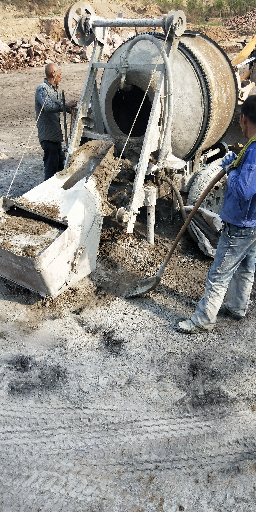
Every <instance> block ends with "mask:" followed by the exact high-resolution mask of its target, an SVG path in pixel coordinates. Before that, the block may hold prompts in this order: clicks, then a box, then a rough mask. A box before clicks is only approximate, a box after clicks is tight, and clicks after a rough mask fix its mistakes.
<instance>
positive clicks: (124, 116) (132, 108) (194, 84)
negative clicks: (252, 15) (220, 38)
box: [100, 31, 237, 159]
mask: <svg viewBox="0 0 256 512" xmlns="http://www.w3.org/2000/svg"><path fill="white" fill-rule="evenodd" d="M154 36H155V37H156V38H157V40H158V41H159V40H160V41H163V42H164V35H163V34H156V33H155V34H154ZM138 38H141V35H140V36H138ZM130 41H131V40H128V41H126V42H125V43H124V44H123V45H121V46H120V47H119V48H118V49H117V50H116V51H115V52H114V53H113V55H112V56H111V57H110V59H109V61H108V68H106V69H105V70H104V73H103V76H102V81H101V87H100V102H101V109H102V113H103V119H104V123H105V126H106V130H107V132H108V133H109V134H110V135H111V136H112V137H114V138H116V139H119V138H120V137H121V138H122V137H124V136H126V135H128V133H129V131H130V129H131V126H132V123H133V121H134V118H135V116H136V114H137V112H138V109H139V107H140V104H141V101H142V98H143V96H144V93H145V91H146V89H147V87H148V84H149V81H150V78H151V75H152V67H153V66H154V65H155V64H156V63H157V62H158V64H162V63H163V59H162V57H160V59H159V49H158V48H157V46H156V45H155V44H154V43H152V42H150V41H148V40H138V42H137V43H136V44H135V45H134V46H133V47H132V49H131V51H130V52H129V53H128V68H127V71H126V78H125V84H124V87H123V88H121V79H122V72H123V70H122V62H123V59H124V57H125V56H126V52H127V48H128V45H129V44H130ZM166 48H167V54H168V52H169V50H170V42H167V47H166ZM149 66H151V70H149V69H147V67H149ZM159 74H160V71H157V72H156V73H155V74H154V76H153V80H152V81H151V84H150V87H149V90H148V92H147V96H146V99H145V101H144V104H143V107H142V109H141V111H140V114H139V116H138V119H137V121H136V123H135V126H134V128H133V131H132V134H131V136H132V137H134V138H138V140H143V137H144V134H145V131H146V128H147V123H148V119H149V115H150V110H151V105H152V101H153V98H154V94H155V91H156V87H157V83H158V80H159ZM172 75H173V118H172V130H171V131H172V137H171V139H172V148H170V149H172V151H173V153H174V155H175V156H177V157H179V158H182V159H189V158H191V157H193V155H194V154H195V152H196V150H197V149H198V148H199V147H200V146H201V147H202V149H203V150H205V149H208V148H210V147H213V146H214V144H216V143H217V142H218V141H219V140H221V139H222V138H223V135H224V134H225V132H226V131H227V129H228V127H229V125H230V122H231V121H232V117H233V114H234V110H235V107H236V103H237V82H236V77H235V74H234V71H233V67H232V65H231V62H230V61H229V59H228V57H227V55H226V54H225V53H224V51H223V50H222V49H221V48H220V47H219V46H218V45H217V43H215V42H214V41H212V40H211V39H209V38H208V37H207V36H204V35H202V34H197V33H195V32H190V31H187V32H185V33H184V34H183V35H182V37H181V38H180V42H179V46H178V51H177V53H176V56H175V60H174V64H173V65H172ZM162 104H164V98H162ZM163 112H164V111H163ZM163 115H164V116H165V112H164V114H163Z"/></svg>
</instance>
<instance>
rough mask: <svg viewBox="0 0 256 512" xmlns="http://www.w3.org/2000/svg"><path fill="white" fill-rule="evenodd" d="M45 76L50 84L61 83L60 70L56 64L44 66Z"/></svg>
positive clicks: (51, 63)
mask: <svg viewBox="0 0 256 512" xmlns="http://www.w3.org/2000/svg"><path fill="white" fill-rule="evenodd" d="M45 76H46V78H47V80H48V82H50V83H51V84H53V85H59V83H60V81H61V69H60V68H59V66H58V64H55V63H54V62H50V63H49V64H47V65H46V66H45Z"/></svg>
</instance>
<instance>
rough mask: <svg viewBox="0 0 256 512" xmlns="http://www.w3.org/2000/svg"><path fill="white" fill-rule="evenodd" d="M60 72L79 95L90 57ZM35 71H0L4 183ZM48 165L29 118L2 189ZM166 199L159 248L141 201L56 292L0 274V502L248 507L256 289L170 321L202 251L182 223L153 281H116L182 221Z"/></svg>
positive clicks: (181, 309)
mask: <svg viewBox="0 0 256 512" xmlns="http://www.w3.org/2000/svg"><path fill="white" fill-rule="evenodd" d="M62 74H63V77H64V78H63V82H62V85H63V88H64V89H65V91H69V93H70V95H69V96H70V98H71V97H72V98H75V99H78V98H79V96H80V92H81V90H82V86H83V81H84V76H85V67H84V65H69V66H64V67H62ZM42 78H43V70H42V69H33V70H30V71H28V72H19V73H12V74H9V75H4V76H2V105H1V110H2V115H1V122H2V131H1V138H2V146H1V152H2V154H1V156H2V157H3V158H2V159H1V163H2V171H1V193H0V194H1V195H6V193H7V191H8V188H9V186H10V183H11V180H12V176H13V174H14V172H15V169H16V168H17V164H18V162H19V159H20V157H21V155H22V153H23V150H24V147H25V145H26V143H27V140H28V136H29V134H30V133H31V129H32V127H33V126H34V105H33V103H34V90H35V88H36V86H37V84H38V83H40V81H41V80H42ZM24 91H25V93H24ZM66 96H68V92H66ZM235 129H237V128H236V127H235ZM228 142H229V141H228ZM4 155H5V156H6V157H7V158H6V157H5V156H4ZM42 180H43V165H42V151H41V149H40V146H39V144H38V141H37V134H36V130H34V132H33V133H32V135H31V137H30V141H29V144H28V150H27V151H26V154H25V156H24V159H23V162H22V164H21V166H20V168H19V172H18V173H17V177H16V179H15V181H14V184H13V186H12V188H11V191H10V197H15V196H17V195H21V194H23V193H24V192H25V191H27V190H29V189H30V188H31V187H33V186H35V185H36V184H38V183H40V181H42ZM171 213H172V212H171V203H170V200H169V199H168V197H166V198H164V199H163V200H162V201H161V202H160V203H159V205H158V207H157V225H156V245H155V246H154V247H149V246H148V244H147V242H146V241H145V215H144V216H143V214H142V215H141V216H140V217H139V219H138V220H139V222H138V223H137V225H136V229H135V232H134V235H133V236H131V235H129V236H128V235H126V234H125V233H123V232H122V231H121V230H120V227H118V225H117V224H116V223H115V222H114V221H111V220H106V222H105V223H104V228H103V232H102V239H101V244H100V249H99V257H98V263H97V268H96V271H95V272H94V273H93V274H91V275H90V276H89V277H87V278H85V279H84V280H82V281H81V282H80V283H78V285H76V286H74V287H72V288H71V289H69V290H67V291H66V292H65V293H63V294H62V295H61V296H60V297H57V298H56V299H49V298H48V299H42V298H41V297H40V296H39V295H37V294H36V293H33V292H30V291H29V290H25V289H22V288H21V287H19V286H16V285H14V284H11V283H10V282H8V281H6V280H4V279H0V297H1V313H0V315H1V316H0V319H1V327H0V341H1V343H0V364H1V366H0V371H1V380H0V382H1V384H0V386H1V391H0V402H1V410H2V415H1V468H2V471H1V479H2V484H1V498H0V502H1V507H0V508H1V510H2V511H3V512H23V511H24V512H32V511H33V512H39V511H43V512H46V511H52V512H59V511H65V512H80V511H81V512H84V511H85V510H86V511H88V512H96V511H97V512H98V511H102V512H126V511H127V512H128V511H129V512H131V511H136V512H144V511H145V512H150V511H154V512H155V511H160V512H161V511H164V512H176V511H182V510H184V511H186V512H194V511H198V512H206V511H207V512H224V511H225V512H247V511H248V512H249V511H250V512H252V511H253V510H254V509H255V502H256V454H255V419H256V416H255V415H256V385H255V382H256V380H255V376H256V348H255V312H256V310H255V290H254V291H253V294H252V297H251V299H252V300H251V304H250V308H249V313H248V315H247V317H246V318H245V319H244V320H242V321H239V322H238V321H234V320H232V319H230V318H227V317H225V316H224V315H223V314H222V313H220V314H219V317H218V322H217V326H216V329H215V331H213V332H212V333H209V334H196V335H191V336H186V335H182V334H180V333H178V332H177V331H176V324H177V322H178V321H179V320H180V319H182V318H184V317H186V316H187V315H190V314H191V313H192V312H193V309H194V307H195V303H196V301H197V300H198V299H199V298H200V296H201V295H202V294H203V290H204V284H205V277H206V272H207V269H208V268H209V265H210V263H211V260H210V259H209V258H206V257H205V256H203V255H202V254H201V253H200V252H199V250H198V248H197V247H196V246H195V245H194V244H193V243H192V242H191V241H190V240H189V238H187V237H184V239H183V240H182V242H181V244H179V246H178V248H177V250H176V251H175V254H174V256H173V259H172V260H171V262H170V264H169V267H168V269H167V270H166V273H165V274H164V276H163V279H162V281H161V283H160V285H159V286H158V287H157V288H156V289H155V290H154V291H152V292H150V293H149V294H148V295H147V296H145V297H143V298H137V299H125V298H124V297H122V296H121V294H120V293H119V290H120V286H121V284H122V283H123V282H124V281H126V282H127V281H128V280H129V279H138V278H140V277H142V276H144V275H154V274H155V272H156V270H157V269H158V266H159V264H160V263H161V261H162V260H163V258H164V256H165V254H166V252H167V250H168V248H169V247H170V244H171V240H172V239H173V238H174V236H175V235H176V233H177V231H178V229H179V228H180V226H181V220H180V218H179V216H178V215H177V214H176V215H171ZM171 218H172V222H171Z"/></svg>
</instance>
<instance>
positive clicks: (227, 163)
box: [221, 151, 237, 174]
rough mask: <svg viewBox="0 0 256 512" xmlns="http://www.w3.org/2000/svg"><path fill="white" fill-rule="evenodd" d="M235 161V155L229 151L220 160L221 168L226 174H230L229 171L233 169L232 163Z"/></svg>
mask: <svg viewBox="0 0 256 512" xmlns="http://www.w3.org/2000/svg"><path fill="white" fill-rule="evenodd" d="M236 159H237V155H236V154H235V153H234V151H229V152H228V153H227V154H226V155H225V156H224V158H223V159H222V162H221V166H222V169H224V171H226V173H227V174H228V173H229V172H230V169H231V168H232V167H233V162H234V160H236Z"/></svg>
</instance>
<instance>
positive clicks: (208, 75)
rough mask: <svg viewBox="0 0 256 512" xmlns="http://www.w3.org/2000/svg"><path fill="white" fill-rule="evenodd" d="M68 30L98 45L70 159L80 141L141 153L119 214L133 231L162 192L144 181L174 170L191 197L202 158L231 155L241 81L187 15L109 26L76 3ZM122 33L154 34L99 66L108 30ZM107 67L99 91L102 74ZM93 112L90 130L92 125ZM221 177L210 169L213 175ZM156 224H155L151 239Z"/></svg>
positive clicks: (140, 37)
mask: <svg viewBox="0 0 256 512" xmlns="http://www.w3.org/2000/svg"><path fill="white" fill-rule="evenodd" d="M120 16H121V15H120ZM65 27H66V32H67V34H68V36H69V38H70V39H71V40H72V41H73V42H74V43H75V44H77V45H85V46H86V45H89V44H91V43H92V42H94V51H93V54H92V58H91V61H90V65H89V70H88V73H87V78H86V82H85V86H84V91H83V94H82V97H81V101H80V105H79V109H78V116H77V119H76V124H75V127H74V131H73V135H72V138H71V143H70V146H69V155H72V154H73V152H74V151H75V150H76V149H77V147H78V146H79V144H80V141H81V138H82V136H85V137H88V138H89V139H90V138H103V139H105V138H107V139H110V140H112V141H113V143H114V144H115V147H116V148H117V149H118V150H119V152H120V153H121V155H122V156H123V155H124V156H126V155H128V156H129V157H130V156H131V151H132V149H134V148H135V149H136V150H137V152H138V148H139V152H140V156H139V158H138V162H137V165H136V176H135V180H134V184H133V191H132V196H131V199H130V203H129V205H128V207H127V208H125V209H122V210H120V212H119V216H118V218H119V219H121V220H123V221H124V222H125V223H126V229H127V232H132V231H133V227H134V223H135V219H136V215H137V213H138V211H139V209H140V207H141V206H142V205H143V204H146V205H147V206H149V207H150V205H154V204H155V194H156V190H155V188H152V190H151V191H150V189H149V186H147V187H145V183H144V181H145V176H146V175H149V174H155V173H163V171H164V172H166V171H167V173H170V172H172V173H173V171H174V170H175V173H176V177H175V180H176V182H177V184H178V186H179V188H182V189H183V190H184V191H185V190H186V191H187V190H188V187H187V183H189V182H190V181H191V180H190V178H191V174H192V172H194V171H195V170H198V164H199V161H200V157H201V155H203V154H206V153H207V150H209V149H211V150H212V154H216V156H215V158H220V157H221V156H223V154H225V152H226V147H223V146H221V145H219V144H218V143H219V142H220V141H221V140H222V139H223V136H224V134H225V132H226V130H227V129H228V127H229V125H230V122H231V120H232V118H233V114H234V110H235V107H236V104H237V96H238V85H237V78H236V75H235V72H234V69H233V67H232V64H231V62H230V61H229V59H228V57H227V55H226V54H225V53H224V51H223V50H222V49H221V48H220V47H219V46H218V45H217V44H216V43H215V42H214V41H212V40H211V39H209V38H208V37H206V36H204V35H202V34H199V33H196V32H192V31H190V30H186V19H185V15H184V13H183V12H182V11H171V12H169V13H168V14H167V15H164V16H163V18H162V19H148V18H147V19H123V18H122V17H119V18H116V19H113V20H106V19H103V18H100V17H97V16H96V15H95V13H94V12H93V10H92V8H91V7H90V6H89V5H88V4H84V3H83V2H78V3H76V4H74V5H72V6H71V7H70V9H69V10H68V12H67V15H66V18H65ZM117 27H119V28H120V27H133V28H134V29H135V30H138V27H140V29H141V27H143V28H144V29H145V30H147V29H150V32H147V33H140V34H136V35H135V36H134V37H133V38H131V39H129V40H128V41H126V42H125V43H123V44H122V45H121V46H119V47H118V48H117V49H116V50H115V51H114V53H113V54H112V56H111V57H110V58H109V60H108V62H106V63H105V62H101V58H102V54H103V49H104V44H105V43H106V40H107V34H108V30H109V29H110V28H117ZM156 29H158V31H156ZM102 69H103V74H102V78H101V83H100V87H99V89H98V86H97V73H98V71H99V70H101V72H102ZM89 109H90V110H91V111H92V112H91V116H90V123H91V124H90V127H88V125H87V124H86V123H87V121H88V112H89ZM92 127H93V128H92ZM216 148H218V149H216ZM69 155H68V157H67V162H68V159H69ZM203 159H204V161H205V160H206V157H203ZM177 171H178V172H177ZM218 171H219V168H217V169H215V168H214V166H213V167H212V171H211V172H215V173H216V174H217V172H218ZM211 172H210V174H211ZM222 192H223V191H222ZM219 199H220V198H218V201H217V202H218V204H219V203H220V200H219ZM215 203H216V201H215ZM148 221H149V223H150V210H149V214H148ZM152 226H153V221H152V222H151V228H150V229H149V231H148V239H149V241H152V238H153V234H152V229H153V228H152ZM150 233H151V234H150Z"/></svg>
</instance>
